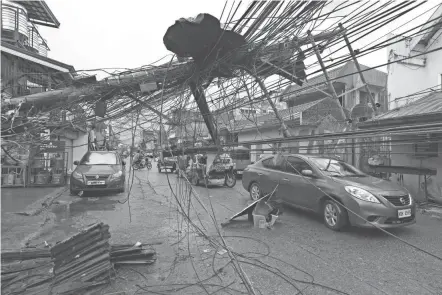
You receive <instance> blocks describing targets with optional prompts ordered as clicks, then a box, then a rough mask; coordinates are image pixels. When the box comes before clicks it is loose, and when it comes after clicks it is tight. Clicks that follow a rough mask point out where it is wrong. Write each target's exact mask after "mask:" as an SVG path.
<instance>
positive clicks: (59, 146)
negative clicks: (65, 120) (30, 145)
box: [37, 140, 66, 154]
mask: <svg viewBox="0 0 442 295" xmlns="http://www.w3.org/2000/svg"><path fill="white" fill-rule="evenodd" d="M65 145H66V142H64V141H55V140H54V141H48V142H45V143H43V144H40V145H39V146H37V154H39V153H57V152H64V151H65Z"/></svg>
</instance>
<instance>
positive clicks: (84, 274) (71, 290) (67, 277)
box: [51, 223, 112, 294]
mask: <svg viewBox="0 0 442 295" xmlns="http://www.w3.org/2000/svg"><path fill="white" fill-rule="evenodd" d="M109 239H110V233H109V226H108V225H104V224H103V223H98V224H94V225H92V226H89V227H88V228H86V229H84V230H82V231H81V232H80V233H78V234H76V235H74V236H72V237H70V238H68V239H66V240H64V241H62V242H60V243H58V244H56V245H55V246H54V247H52V248H51V257H52V261H53V263H54V278H53V281H52V291H53V293H55V294H78V292H79V291H80V290H84V289H88V288H90V287H95V286H97V285H102V284H105V283H107V282H109V281H110V270H111V269H112V265H111V259H110V245H109Z"/></svg>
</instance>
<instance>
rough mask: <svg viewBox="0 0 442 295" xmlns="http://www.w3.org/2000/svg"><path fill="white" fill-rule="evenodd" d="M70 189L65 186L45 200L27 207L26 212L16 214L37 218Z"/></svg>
mask: <svg viewBox="0 0 442 295" xmlns="http://www.w3.org/2000/svg"><path fill="white" fill-rule="evenodd" d="M67 189H68V187H67V186H63V187H60V188H58V189H56V190H55V191H54V192H52V193H50V194H48V195H46V196H45V197H44V198H42V199H40V200H37V201H35V202H34V203H32V204H31V205H29V206H28V207H27V209H26V210H25V211H24V212H15V213H14V214H18V215H24V216H36V215H38V214H40V213H41V212H42V211H43V210H44V209H45V208H48V207H49V206H51V205H52V203H53V202H54V201H55V199H57V198H58V197H60V196H61V195H62V194H63V193H64V192H65V191H67Z"/></svg>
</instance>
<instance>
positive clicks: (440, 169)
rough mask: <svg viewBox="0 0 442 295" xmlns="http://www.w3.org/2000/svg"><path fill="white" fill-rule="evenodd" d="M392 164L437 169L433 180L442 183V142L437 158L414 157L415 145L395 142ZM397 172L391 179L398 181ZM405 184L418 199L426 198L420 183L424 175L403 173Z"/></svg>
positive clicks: (397, 137) (394, 138)
mask: <svg viewBox="0 0 442 295" xmlns="http://www.w3.org/2000/svg"><path fill="white" fill-rule="evenodd" d="M404 138H405V139H406V138H407V137H399V136H396V137H393V138H392V139H393V140H397V139H404ZM391 151H392V153H391V165H392V166H411V167H422V168H432V169H437V175H435V176H432V177H431V178H432V179H434V180H433V182H436V183H438V184H439V185H442V144H439V157H437V158H424V159H421V158H415V157H413V145H411V144H408V145H407V144H401V145H398V144H393V145H392V149H391ZM398 176H399V175H397V174H395V175H393V176H392V177H391V180H392V181H394V182H398ZM403 177H404V186H405V187H406V188H407V189H408V190H409V191H410V192H411V193H412V194H413V195H414V196H415V197H417V198H418V199H421V200H424V196H425V195H424V191H423V190H421V189H420V183H421V182H423V181H424V178H423V176H420V177H419V176H418V175H403Z"/></svg>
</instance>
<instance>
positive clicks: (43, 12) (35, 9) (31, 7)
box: [11, 0, 60, 28]
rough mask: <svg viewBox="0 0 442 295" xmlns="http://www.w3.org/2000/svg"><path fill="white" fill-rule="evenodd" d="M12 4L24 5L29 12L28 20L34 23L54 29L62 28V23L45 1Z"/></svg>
mask: <svg viewBox="0 0 442 295" xmlns="http://www.w3.org/2000/svg"><path fill="white" fill-rule="evenodd" d="M11 2H15V3H17V4H20V5H22V6H23V7H24V8H25V9H26V10H27V11H28V18H29V20H30V21H32V22H33V23H36V24H39V25H42V26H48V27H54V28H58V27H60V22H59V21H58V20H57V18H56V17H55V15H54V13H52V11H51V9H50V8H49V6H48V5H47V4H46V2H45V1H42V0H38V1H17V0H11Z"/></svg>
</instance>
